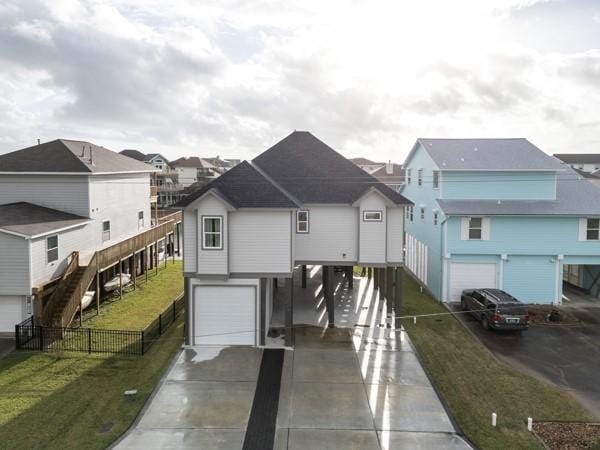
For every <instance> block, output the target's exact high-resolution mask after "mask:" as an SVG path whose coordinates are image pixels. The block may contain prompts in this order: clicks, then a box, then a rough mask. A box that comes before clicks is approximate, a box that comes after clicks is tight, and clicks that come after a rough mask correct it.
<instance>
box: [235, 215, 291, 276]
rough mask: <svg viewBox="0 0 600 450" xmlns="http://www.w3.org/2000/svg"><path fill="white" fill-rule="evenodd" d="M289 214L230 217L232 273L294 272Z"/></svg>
mask: <svg viewBox="0 0 600 450" xmlns="http://www.w3.org/2000/svg"><path fill="white" fill-rule="evenodd" d="M291 221H292V220H291V213H290V211H234V212H232V213H230V214H229V246H230V249H229V254H230V261H229V271H230V273H256V272H259V273H289V272H291V258H292V254H291V252H292V243H291V233H290V229H291Z"/></svg>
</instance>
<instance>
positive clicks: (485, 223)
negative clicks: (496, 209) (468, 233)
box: [481, 217, 491, 241]
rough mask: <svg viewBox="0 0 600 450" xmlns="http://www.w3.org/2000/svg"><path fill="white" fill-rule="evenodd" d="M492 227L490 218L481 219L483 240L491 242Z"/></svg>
mask: <svg viewBox="0 0 600 450" xmlns="http://www.w3.org/2000/svg"><path fill="white" fill-rule="evenodd" d="M490 226H491V220H490V218H489V217H484V218H483V219H481V240H482V241H489V240H490Z"/></svg>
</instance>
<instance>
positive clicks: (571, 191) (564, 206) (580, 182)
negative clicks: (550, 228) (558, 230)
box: [437, 169, 600, 216]
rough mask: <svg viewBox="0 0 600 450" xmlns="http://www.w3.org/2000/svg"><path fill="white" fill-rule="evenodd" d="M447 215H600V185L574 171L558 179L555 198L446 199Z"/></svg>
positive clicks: (444, 203) (443, 201)
mask: <svg viewBox="0 0 600 450" xmlns="http://www.w3.org/2000/svg"><path fill="white" fill-rule="evenodd" d="M437 202H438V204H439V205H440V208H441V209H442V211H443V212H444V214H446V215H525V216H529V215H577V216H580V215H583V216H585V215H600V188H599V187H598V186H595V185H594V184H592V183H590V182H589V181H588V180H587V179H584V178H582V177H581V176H579V174H578V173H577V172H575V171H573V170H570V169H568V170H567V172H565V173H561V174H559V175H558V177H557V181H556V200H443V199H438V200H437Z"/></svg>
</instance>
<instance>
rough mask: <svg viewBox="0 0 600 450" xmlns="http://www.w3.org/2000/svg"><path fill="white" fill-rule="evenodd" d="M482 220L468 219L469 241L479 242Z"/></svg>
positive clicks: (477, 218)
mask: <svg viewBox="0 0 600 450" xmlns="http://www.w3.org/2000/svg"><path fill="white" fill-rule="evenodd" d="M482 228H483V219H482V218H481V217H469V240H474V241H480V240H481V237H482Z"/></svg>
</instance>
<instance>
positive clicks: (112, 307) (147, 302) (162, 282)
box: [75, 261, 183, 330]
mask: <svg viewBox="0 0 600 450" xmlns="http://www.w3.org/2000/svg"><path fill="white" fill-rule="evenodd" d="M128 289H131V288H128ZM182 293H183V273H182V263H181V261H175V263H172V262H169V263H168V265H167V268H163V267H162V266H161V267H160V268H159V269H158V274H154V273H153V274H152V275H151V276H150V279H149V281H148V283H146V281H145V279H144V277H139V278H138V284H137V287H136V290H135V291H130V292H128V293H127V294H124V295H123V299H122V300H119V299H118V298H117V299H116V300H114V301H111V302H110V303H106V304H104V305H103V306H101V308H100V315H99V316H92V317H91V318H90V319H88V320H86V321H84V323H83V326H84V327H90V328H108V329H118V330H143V329H144V328H146V327H147V326H148V325H149V324H150V323H151V322H152V321H153V320H154V319H156V317H157V316H158V315H159V314H160V313H161V312H163V311H164V310H165V309H166V308H167V307H168V306H169V305H171V304H172V303H173V300H175V298H177V297H178V296H179V295H180V294H182ZM90 309H93V306H91V307H90ZM77 320H78V319H75V321H76V322H75V323H77Z"/></svg>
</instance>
